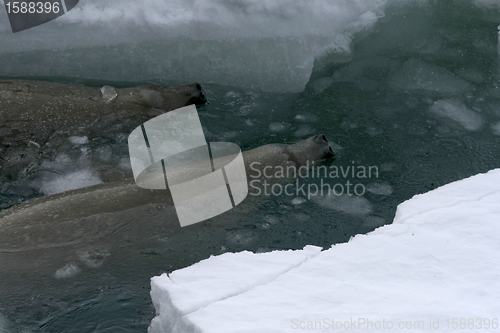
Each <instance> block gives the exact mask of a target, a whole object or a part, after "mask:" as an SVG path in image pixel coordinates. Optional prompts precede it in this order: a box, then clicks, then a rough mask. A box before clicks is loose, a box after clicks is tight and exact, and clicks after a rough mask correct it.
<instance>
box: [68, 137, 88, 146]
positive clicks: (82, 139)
mask: <svg viewBox="0 0 500 333" xmlns="http://www.w3.org/2000/svg"><path fill="white" fill-rule="evenodd" d="M68 140H69V142H71V143H72V144H74V145H85V144H87V143H89V139H88V138H87V137H86V136H70V137H69V138H68Z"/></svg>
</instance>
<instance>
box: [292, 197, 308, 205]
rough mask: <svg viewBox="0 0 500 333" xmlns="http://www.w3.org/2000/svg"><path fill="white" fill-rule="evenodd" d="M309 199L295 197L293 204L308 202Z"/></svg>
mask: <svg viewBox="0 0 500 333" xmlns="http://www.w3.org/2000/svg"><path fill="white" fill-rule="evenodd" d="M306 201H307V200H306V199H304V198H302V197H295V198H293V199H292V205H300V204H303V203H304V202H306Z"/></svg>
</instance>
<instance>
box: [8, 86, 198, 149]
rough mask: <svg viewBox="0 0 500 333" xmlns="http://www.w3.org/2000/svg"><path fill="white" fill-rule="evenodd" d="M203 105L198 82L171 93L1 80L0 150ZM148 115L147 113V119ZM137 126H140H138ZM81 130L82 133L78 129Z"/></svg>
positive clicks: (142, 88)
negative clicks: (113, 121)
mask: <svg viewBox="0 0 500 333" xmlns="http://www.w3.org/2000/svg"><path fill="white" fill-rule="evenodd" d="M205 102H206V98H205V95H204V93H203V91H202V88H201V86H200V85H199V84H198V83H194V84H189V85H184V86H179V87H176V88H161V87H158V86H139V87H134V88H124V89H114V88H112V87H109V86H106V87H103V88H102V89H98V88H92V87H86V86H80V85H70V84H62V83H53V82H44V81H29V80H0V119H1V120H2V122H1V123H0V145H1V144H2V143H3V145H4V146H13V145H15V144H18V145H19V144H21V143H24V144H26V145H27V144H28V143H29V142H30V141H32V142H35V143H37V144H40V145H43V144H44V143H45V142H47V140H48V139H49V137H50V136H51V135H52V134H53V133H54V132H56V131H61V130H63V131H69V130H71V129H74V128H79V129H80V130H81V133H82V135H87V133H86V132H88V131H90V130H92V129H93V130H105V129H106V125H107V123H108V122H107V120H108V119H112V118H114V119H116V118H121V119H124V118H130V117H132V116H138V115H145V116H148V113H151V112H155V111H154V110H162V111H170V110H174V109H177V108H180V107H183V106H187V105H191V104H197V105H201V104H204V103H205ZM150 115H151V114H149V116H150ZM139 124H140V123H139ZM82 129H83V130H82Z"/></svg>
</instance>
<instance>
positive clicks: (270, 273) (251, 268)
mask: <svg viewBox="0 0 500 333" xmlns="http://www.w3.org/2000/svg"><path fill="white" fill-rule="evenodd" d="M499 184H500V169H495V170H492V171H490V172H488V173H486V174H479V175H476V176H473V177H470V178H467V179H464V180H460V181H457V182H454V183H451V184H448V185H445V186H442V187H440V188H437V189H435V190H433V191H431V192H428V193H425V194H420V195H416V196H415V197H413V198H412V199H410V200H408V201H406V202H403V203H402V204H400V205H399V206H398V210H397V213H396V216H395V219H394V222H393V224H391V225H386V226H383V227H380V228H378V229H376V230H375V231H373V232H371V233H369V234H367V235H357V236H355V237H354V238H352V239H351V240H350V241H349V242H348V243H343V244H337V245H334V246H332V248H330V249H328V250H325V251H322V252H319V253H318V251H319V248H317V247H313V246H306V247H305V248H304V250H299V251H281V252H280V251H275V252H270V253H260V254H252V253H250V252H246V251H245V252H241V253H234V254H233V253H225V254H223V255H220V256H216V257H211V258H209V259H207V260H204V261H201V262H200V263H197V264H195V265H193V266H190V267H187V268H184V269H181V270H177V271H174V272H172V273H171V274H170V275H167V274H163V275H161V276H158V277H154V278H152V280H151V286H152V291H151V296H152V299H153V303H154V305H155V307H156V310H157V316H156V318H154V319H153V321H152V323H151V326H150V328H149V332H150V333H153V332H170V331H172V332H206V333H209V332H217V333H222V332H231V333H235V332H245V333H250V332H255V333H257V332H259V333H260V332H273V333H274V332H276V333H277V332H295V331H297V330H298V329H299V330H302V329H300V328H301V327H302V328H303V329H306V328H307V327H313V329H314V331H315V332H329V331H331V330H332V326H331V325H332V323H333V325H347V326H349V325H356V327H357V329H360V330H361V331H363V332H368V331H377V332H378V331H384V329H383V327H382V323H384V324H383V325H385V326H384V327H385V328H386V329H385V330H386V331H390V330H391V329H389V327H390V325H392V326H393V329H394V328H396V327H397V326H398V325H406V327H409V326H408V325H410V326H411V328H412V332H428V331H429V330H432V329H436V328H437V327H439V331H440V332H456V329H453V328H452V318H458V323H460V320H461V318H464V320H465V321H466V322H467V324H468V323H470V321H469V319H470V318H472V319H473V322H474V325H477V323H479V322H482V323H483V325H484V324H485V323H486V322H487V321H488V320H489V323H490V325H491V324H492V323H493V322H496V323H498V314H499V313H500V303H499V302H498V300H499V299H500V280H499V279H498V276H499V273H500V256H499V255H498V253H499V252H500V224H499V223H498V221H499V218H500V205H499V204H498V203H499V202H500V185H499ZM495 318H497V319H496V321H495V320H494V319H495ZM447 319H448V321H447ZM332 320H333V322H332ZM370 322H371V323H372V324H371V325H372V326H369V325H370V324H369V323H370ZM308 325H310V326H308ZM311 325H312V326H311ZM314 325H316V326H314ZM347 326H342V327H343V329H347V330H348V329H353V327H352V328H349V327H347ZM337 327H338V326H337ZM336 329H337V328H336Z"/></svg>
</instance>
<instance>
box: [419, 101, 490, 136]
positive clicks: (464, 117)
mask: <svg viewBox="0 0 500 333" xmlns="http://www.w3.org/2000/svg"><path fill="white" fill-rule="evenodd" d="M429 111H431V112H432V113H435V114H437V115H439V116H442V117H446V118H448V119H451V120H453V121H454V122H456V123H459V124H460V125H462V126H463V127H464V128H465V129H468V130H471V131H475V130H478V129H480V128H481V126H482V125H483V120H482V119H481V117H480V116H479V115H478V114H476V113H475V112H474V111H471V110H469V109H468V108H467V106H466V105H465V104H464V103H463V102H462V101H459V100H457V99H442V100H439V101H437V102H435V103H434V104H433V105H432V106H431V108H430V109H429Z"/></svg>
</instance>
